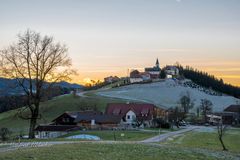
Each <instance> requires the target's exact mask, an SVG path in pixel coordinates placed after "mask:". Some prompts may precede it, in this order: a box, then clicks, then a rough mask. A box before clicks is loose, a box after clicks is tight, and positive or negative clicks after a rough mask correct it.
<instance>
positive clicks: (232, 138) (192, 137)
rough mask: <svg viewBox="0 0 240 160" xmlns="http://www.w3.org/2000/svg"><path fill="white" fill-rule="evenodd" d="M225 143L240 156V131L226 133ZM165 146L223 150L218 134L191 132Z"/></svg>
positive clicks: (167, 142) (232, 130)
mask: <svg viewBox="0 0 240 160" xmlns="http://www.w3.org/2000/svg"><path fill="white" fill-rule="evenodd" d="M223 141H224V143H225V145H226V147H227V148H228V150H229V151H230V152H236V153H239V154H240V129H230V130H228V131H226V134H225V136H224V137H223ZM164 144H168V145H174V146H181V147H188V148H203V149H211V150H219V151H221V150H222V147H221V144H220V142H219V140H218V135H217V133H216V132H189V133H186V134H184V135H181V136H179V137H176V138H174V139H173V140H168V141H166V142H164Z"/></svg>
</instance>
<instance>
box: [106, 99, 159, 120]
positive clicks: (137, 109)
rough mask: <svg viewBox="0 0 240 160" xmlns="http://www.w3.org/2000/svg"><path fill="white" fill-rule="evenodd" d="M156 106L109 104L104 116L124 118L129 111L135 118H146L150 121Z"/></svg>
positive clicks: (145, 104)
mask: <svg viewBox="0 0 240 160" xmlns="http://www.w3.org/2000/svg"><path fill="white" fill-rule="evenodd" d="M155 107H156V106H155V105H153V104H147V103H141V104H140V103H128V104H126V103H109V104H108V105H107V108H106V114H108V115H119V116H122V117H123V116H125V115H126V113H127V112H128V111H129V110H132V111H133V112H134V113H135V114H136V116H137V117H143V116H144V117H146V118H147V119H151V118H152V116H153V111H154V108H155Z"/></svg>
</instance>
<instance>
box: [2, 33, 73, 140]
mask: <svg viewBox="0 0 240 160" xmlns="http://www.w3.org/2000/svg"><path fill="white" fill-rule="evenodd" d="M0 54H1V55H0V56H1V63H0V65H1V66H0V67H1V68H0V69H1V72H0V75H1V76H4V77H7V78H15V79H16V80H17V83H18V85H19V86H20V87H21V88H22V89H23V91H24V92H25V94H26V96H27V105H26V106H25V107H24V108H22V109H21V110H20V111H19V117H21V118H23V119H26V120H29V121H30V127H29V138H35V134H34V129H35V127H36V124H37V119H39V118H41V114H40V113H39V105H40V102H41V98H42V96H43V95H42V94H43V90H46V89H48V88H51V87H52V86H53V85H54V83H55V82H58V81H61V80H69V76H70V75H71V74H72V73H73V70H71V69H70V67H71V59H70V58H69V57H68V55H67V48H66V46H65V45H62V44H60V43H55V42H54V40H53V37H49V36H41V35H40V33H37V32H35V31H31V30H27V31H26V32H24V33H23V34H18V42H17V43H14V44H12V45H10V46H9V47H8V48H5V49H3V50H2V51H1V52H0Z"/></svg>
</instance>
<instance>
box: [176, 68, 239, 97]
mask: <svg viewBox="0 0 240 160" xmlns="http://www.w3.org/2000/svg"><path fill="white" fill-rule="evenodd" d="M178 68H179V73H180V75H182V76H184V77H185V78H187V79H191V80H192V81H193V82H194V83H196V84H198V85H201V86H203V87H206V88H209V89H213V90H215V91H218V92H221V93H225V94H228V95H232V96H234V97H236V98H240V88H239V87H236V86H233V85H230V84H226V83H224V82H223V80H222V79H218V78H216V77H214V76H213V75H209V74H208V73H207V72H203V71H199V70H197V69H194V68H192V67H189V66H187V67H185V68H184V67H182V66H181V65H178Z"/></svg>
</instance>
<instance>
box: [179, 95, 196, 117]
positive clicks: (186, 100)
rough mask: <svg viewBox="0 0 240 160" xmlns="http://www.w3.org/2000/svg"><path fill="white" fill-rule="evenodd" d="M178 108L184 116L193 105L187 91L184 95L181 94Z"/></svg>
mask: <svg viewBox="0 0 240 160" xmlns="http://www.w3.org/2000/svg"><path fill="white" fill-rule="evenodd" d="M179 103H180V108H181V109H182V110H183V113H184V118H183V119H185V118H186V115H187V114H188V112H189V110H190V109H192V108H193V107H194V101H193V100H192V99H191V97H190V93H189V92H187V93H186V94H185V95H183V96H182V97H181V98H180V100H179Z"/></svg>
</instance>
